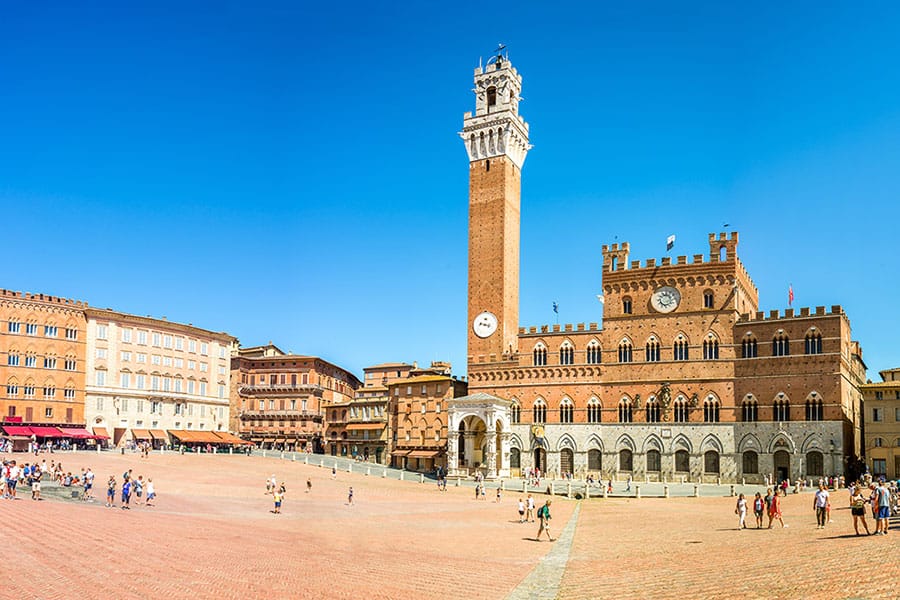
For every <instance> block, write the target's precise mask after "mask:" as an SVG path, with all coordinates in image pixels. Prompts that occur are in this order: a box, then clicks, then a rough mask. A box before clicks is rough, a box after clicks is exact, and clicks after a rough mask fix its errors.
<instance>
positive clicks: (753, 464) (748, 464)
mask: <svg viewBox="0 0 900 600" xmlns="http://www.w3.org/2000/svg"><path fill="white" fill-rule="evenodd" d="M742 459H743V469H742V471H743V473H744V474H745V475H757V474H758V473H759V454H757V453H756V452H754V451H753V450H747V451H746V452H744V454H743V456H742Z"/></svg>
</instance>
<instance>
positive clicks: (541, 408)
mask: <svg viewBox="0 0 900 600" xmlns="http://www.w3.org/2000/svg"><path fill="white" fill-rule="evenodd" d="M531 417H532V421H533V422H534V423H546V422H547V403H546V402H544V400H543V398H538V399H537V400H535V402H534V407H533V408H532V415H531Z"/></svg>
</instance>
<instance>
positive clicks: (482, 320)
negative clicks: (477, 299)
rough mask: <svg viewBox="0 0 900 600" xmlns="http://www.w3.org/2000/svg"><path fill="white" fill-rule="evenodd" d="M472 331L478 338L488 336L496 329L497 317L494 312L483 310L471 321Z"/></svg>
mask: <svg viewBox="0 0 900 600" xmlns="http://www.w3.org/2000/svg"><path fill="white" fill-rule="evenodd" d="M472 331H474V332H475V335H477V336H478V337H480V338H486V337H490V336H491V335H492V334H493V333H494V332H495V331H497V317H496V316H494V313H491V312H488V311H484V312H483V313H481V314H480V315H478V316H477V317H475V320H474V321H472Z"/></svg>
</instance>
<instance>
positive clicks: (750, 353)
mask: <svg viewBox="0 0 900 600" xmlns="http://www.w3.org/2000/svg"><path fill="white" fill-rule="evenodd" d="M758 355H759V348H758V344H757V341H756V338H746V337H745V338H744V339H743V340H741V358H756V357H757V356H758Z"/></svg>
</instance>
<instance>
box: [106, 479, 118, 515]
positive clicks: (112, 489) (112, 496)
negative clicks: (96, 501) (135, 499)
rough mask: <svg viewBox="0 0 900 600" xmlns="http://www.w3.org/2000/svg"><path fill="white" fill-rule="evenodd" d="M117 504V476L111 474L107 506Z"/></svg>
mask: <svg viewBox="0 0 900 600" xmlns="http://www.w3.org/2000/svg"><path fill="white" fill-rule="evenodd" d="M115 504H116V478H115V476H114V475H110V476H109V481H107V482H106V508H112V507H113V506H115Z"/></svg>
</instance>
